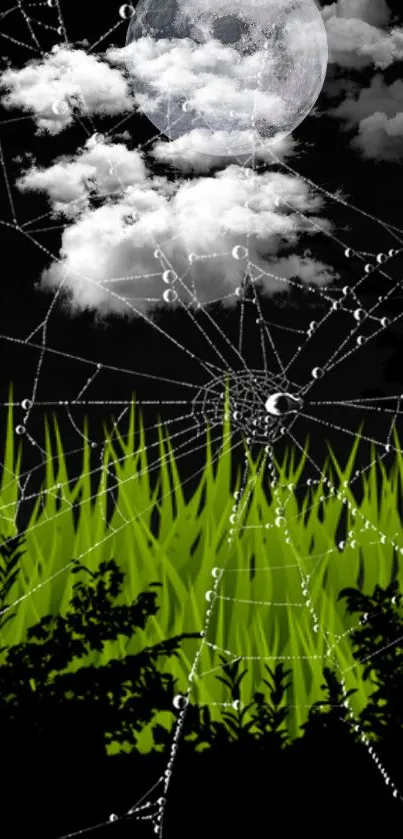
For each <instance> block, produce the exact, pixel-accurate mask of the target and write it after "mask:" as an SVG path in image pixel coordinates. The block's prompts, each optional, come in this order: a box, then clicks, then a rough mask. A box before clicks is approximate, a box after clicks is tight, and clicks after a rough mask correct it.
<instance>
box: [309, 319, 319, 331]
mask: <svg viewBox="0 0 403 839" xmlns="http://www.w3.org/2000/svg"><path fill="white" fill-rule="evenodd" d="M317 325H318V324H317V321H316V320H311V322H310V324H309V329H310V330H311V331H312V332H313V330H314V329H316V327H317Z"/></svg>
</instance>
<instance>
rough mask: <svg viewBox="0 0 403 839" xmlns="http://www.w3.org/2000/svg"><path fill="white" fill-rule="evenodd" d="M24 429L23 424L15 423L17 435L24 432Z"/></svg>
mask: <svg viewBox="0 0 403 839" xmlns="http://www.w3.org/2000/svg"><path fill="white" fill-rule="evenodd" d="M25 431H26V429H25V426H24V425H17V428H16V429H15V433H16V434H19V435H21V434H25Z"/></svg>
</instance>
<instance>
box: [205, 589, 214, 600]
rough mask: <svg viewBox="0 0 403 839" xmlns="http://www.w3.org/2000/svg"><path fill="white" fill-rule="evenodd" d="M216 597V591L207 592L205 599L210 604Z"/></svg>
mask: <svg viewBox="0 0 403 839" xmlns="http://www.w3.org/2000/svg"><path fill="white" fill-rule="evenodd" d="M215 597H216V594H215V592H214V591H206V594H205V599H206V600H207V601H208V602H209V603H211V601H212V600H214V598H215Z"/></svg>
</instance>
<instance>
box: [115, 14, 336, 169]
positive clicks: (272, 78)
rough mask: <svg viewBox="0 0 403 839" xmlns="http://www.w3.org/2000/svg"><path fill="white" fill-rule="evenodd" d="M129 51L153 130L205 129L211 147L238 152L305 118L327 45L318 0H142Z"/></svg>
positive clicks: (175, 133)
mask: <svg viewBox="0 0 403 839" xmlns="http://www.w3.org/2000/svg"><path fill="white" fill-rule="evenodd" d="M126 54H127V68H128V71H129V73H130V75H131V77H132V80H133V85H134V89H135V93H136V97H137V101H138V104H139V107H140V109H141V111H142V112H143V113H144V114H145V115H146V116H147V117H148V119H149V120H150V121H151V122H152V124H153V125H154V126H155V127H156V128H157V129H158V130H159V131H161V132H162V133H163V134H164V135H166V137H168V138H169V139H171V140H175V139H178V138H180V137H183V136H184V135H185V134H189V132H191V131H193V130H194V129H204V133H205V132H206V131H207V132H208V137H209V147H208V152H209V154H213V155H220V156H239V155H240V156H243V155H250V154H252V152H253V150H254V149H258V148H259V146H261V145H262V144H264V145H265V146H266V147H267V143H268V141H269V142H270V140H273V141H278V140H279V139H281V138H283V137H285V136H287V135H288V134H290V133H291V132H292V131H293V130H294V129H295V128H296V127H297V126H298V125H299V124H300V123H301V122H302V121H303V120H304V119H305V118H306V116H307V115H308V114H309V112H310V111H311V110H312V108H313V106H314V104H315V102H316V101H317V99H318V96H319V94H320V92H321V89H322V87H323V83H324V80H325V76H326V70H327V61H328V46H327V37H326V30H325V27H324V23H323V20H322V17H321V15H320V12H319V9H318V7H317V5H316V0H159V2H158V0H140V2H139V3H138V5H137V7H136V9H135V13H134V15H133V16H132V18H131V20H130V24H129V27H128V32H127V39H126ZM198 136H199V137H200V132H196V133H195V134H194V135H193V138H194V148H195V149H197V137H198ZM192 142H193V139H192ZM203 150H204V151H205V150H206V145H205V142H204V144H203Z"/></svg>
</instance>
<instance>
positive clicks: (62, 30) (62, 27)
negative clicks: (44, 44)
mask: <svg viewBox="0 0 403 839" xmlns="http://www.w3.org/2000/svg"><path fill="white" fill-rule="evenodd" d="M56 31H57V34H58V35H60V36H61V37H62V36H63V35H64V26H58V27H57V30H56Z"/></svg>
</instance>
